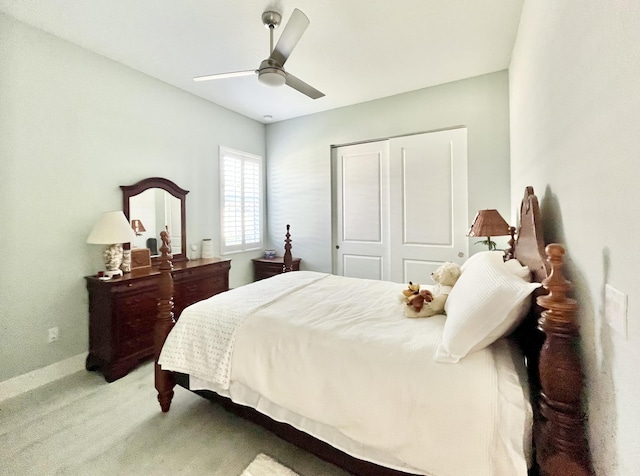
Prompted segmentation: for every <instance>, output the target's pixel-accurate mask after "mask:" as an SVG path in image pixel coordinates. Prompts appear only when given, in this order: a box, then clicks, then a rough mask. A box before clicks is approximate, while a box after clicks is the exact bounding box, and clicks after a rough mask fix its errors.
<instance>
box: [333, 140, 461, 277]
mask: <svg viewBox="0 0 640 476" xmlns="http://www.w3.org/2000/svg"><path fill="white" fill-rule="evenodd" d="M333 159H334V185H335V186H334V210H335V213H334V245H335V253H334V273H336V274H340V275H344V276H351V277H358V278H369V279H383V280H390V281H396V282H401V283H406V282H408V281H414V282H418V283H421V284H428V283H430V282H431V279H430V275H431V272H433V271H434V270H435V269H436V268H437V267H438V266H440V265H441V264H442V263H443V262H445V261H452V262H458V263H461V262H462V261H463V260H464V258H465V257H466V256H467V253H468V239H467V238H466V233H467V230H468V226H469V224H468V223H467V221H468V214H467V130H466V128H459V129H452V130H446V131H438V132H431V133H425V134H418V135H412V136H404V137H398V138H393V139H390V140H385V141H379V142H371V143H365V144H357V145H350V146H343V147H339V148H336V149H335V150H334V157H333Z"/></svg>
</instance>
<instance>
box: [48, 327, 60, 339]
mask: <svg viewBox="0 0 640 476" xmlns="http://www.w3.org/2000/svg"><path fill="white" fill-rule="evenodd" d="M58 335H59V334H58V328H57V327H52V328H51V329H49V342H55V341H57V340H58Z"/></svg>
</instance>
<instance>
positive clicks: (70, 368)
mask: <svg viewBox="0 0 640 476" xmlns="http://www.w3.org/2000/svg"><path fill="white" fill-rule="evenodd" d="M86 358H87V354H86V353H82V354H78V355H74V356H73V357H69V358H68V359H65V360H61V361H60V362H56V363H55V364H51V365H48V366H47V367H43V368H41V369H37V370H33V371H31V372H28V373H26V374H22V375H18V376H17V377H13V378H10V379H9V380H5V381H4V382H0V402H2V401H4V400H7V399H9V398H12V397H15V396H17V395H20V394H21V393H25V392H28V391H29V390H33V389H34V388H38V387H40V386H42V385H45V384H48V383H49V382H53V381H55V380H58V379H60V378H62V377H66V376H67V375H71V374H73V373H76V372H78V371H80V370H83V369H84V368H85V367H84V363H85V359H86Z"/></svg>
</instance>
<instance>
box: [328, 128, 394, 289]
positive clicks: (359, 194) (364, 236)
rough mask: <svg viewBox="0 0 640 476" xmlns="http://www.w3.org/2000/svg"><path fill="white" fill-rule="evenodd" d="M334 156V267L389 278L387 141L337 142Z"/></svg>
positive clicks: (358, 275)
mask: <svg viewBox="0 0 640 476" xmlns="http://www.w3.org/2000/svg"><path fill="white" fill-rule="evenodd" d="M333 161H334V162H333V170H334V194H333V195H334V230H333V235H334V245H335V253H334V273H336V274H339V275H343V276H350V277H353V278H367V279H382V280H387V281H388V280H390V279H391V274H390V266H389V253H390V249H389V218H388V217H389V180H388V177H389V144H388V142H387V141H382V142H369V143H365V144H356V145H350V146H344V147H339V148H337V149H334V153H333Z"/></svg>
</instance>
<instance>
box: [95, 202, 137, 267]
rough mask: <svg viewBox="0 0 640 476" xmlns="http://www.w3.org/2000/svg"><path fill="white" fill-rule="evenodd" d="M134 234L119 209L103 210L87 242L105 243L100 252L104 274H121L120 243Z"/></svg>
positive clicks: (131, 239) (133, 236)
mask: <svg viewBox="0 0 640 476" xmlns="http://www.w3.org/2000/svg"><path fill="white" fill-rule="evenodd" d="M134 239H135V234H134V233H133V230H132V229H131V225H130V224H129V222H128V221H127V218H126V217H125V216H124V213H122V212H121V211H117V212H104V213H103V214H102V216H101V217H100V220H98V223H96V225H95V226H94V227H93V230H91V234H89V238H87V243H92V244H97V245H107V247H106V248H105V249H104V251H103V253H102V257H103V258H104V264H105V267H106V271H105V272H104V276H105V277H107V278H112V277H113V276H120V275H122V270H121V269H120V265H121V264H122V243H131V242H132V241H133V240H134Z"/></svg>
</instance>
